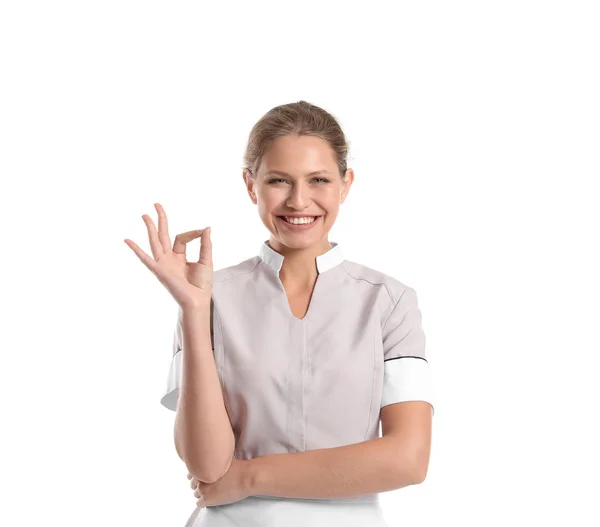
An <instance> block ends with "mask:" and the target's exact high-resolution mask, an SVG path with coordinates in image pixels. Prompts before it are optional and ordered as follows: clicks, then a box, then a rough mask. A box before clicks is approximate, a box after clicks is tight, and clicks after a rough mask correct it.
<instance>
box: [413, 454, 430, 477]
mask: <svg viewBox="0 0 600 527" xmlns="http://www.w3.org/2000/svg"><path fill="white" fill-rule="evenodd" d="M411 461H412V462H411V467H412V471H411V473H412V481H413V485H419V484H421V483H423V482H424V481H425V479H426V478H427V471H428V469H429V449H426V450H424V451H420V452H419V453H417V454H415V455H414V456H412V458H411Z"/></svg>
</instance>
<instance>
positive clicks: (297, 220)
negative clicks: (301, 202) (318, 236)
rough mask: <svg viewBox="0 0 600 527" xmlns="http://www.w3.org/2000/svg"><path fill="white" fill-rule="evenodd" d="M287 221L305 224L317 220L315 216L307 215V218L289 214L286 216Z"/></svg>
mask: <svg viewBox="0 0 600 527" xmlns="http://www.w3.org/2000/svg"><path fill="white" fill-rule="evenodd" d="M284 219H285V221H287V222H288V223H293V224H295V225H299V224H304V223H312V222H313V221H315V219H316V218H315V217H313V216H307V217H305V218H290V217H289V216H284Z"/></svg>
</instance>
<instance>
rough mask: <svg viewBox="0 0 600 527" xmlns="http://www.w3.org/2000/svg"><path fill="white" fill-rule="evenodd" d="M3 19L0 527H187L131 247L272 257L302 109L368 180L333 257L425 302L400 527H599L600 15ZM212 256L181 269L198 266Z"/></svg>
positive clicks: (204, 5)
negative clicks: (249, 171)
mask: <svg viewBox="0 0 600 527" xmlns="http://www.w3.org/2000/svg"><path fill="white" fill-rule="evenodd" d="M217 4H219V3H217V2H211V3H208V2H156V1H148V0H146V1H132V0H119V1H108V0H104V1H103V2H91V1H87V2H81V1H80V2H75V1H71V2H66V1H58V0H57V1H55V2H28V1H16V0H14V1H7V2H3V3H2V4H1V5H0V61H1V63H0V75H1V79H0V80H1V82H0V91H1V97H0V134H1V136H0V174H1V176H2V186H1V188H2V192H1V194H2V206H1V207H0V214H1V218H0V219H1V221H2V243H1V247H2V256H1V266H2V273H0V278H1V280H2V284H0V285H1V286H2V294H1V298H2V300H1V302H2V305H1V309H2V328H1V333H0V335H1V339H2V340H1V342H0V346H1V350H2V355H1V356H2V362H1V366H0V368H1V372H2V382H1V383H0V389H1V390H2V392H1V395H2V397H1V398H0V404H1V405H2V408H1V411H2V429H3V430H4V432H2V434H1V436H0V440H1V441H2V448H1V456H2V458H1V459H0V464H1V467H2V468H1V469H0V473H1V474H2V477H1V484H2V489H1V492H2V494H1V500H2V502H3V505H2V507H0V524H1V525H6V526H9V525H10V526H11V527H16V526H31V525H57V526H58V525H60V526H63V527H66V526H80V525H81V526H83V525H85V526H105V525H114V526H137V525H139V526H161V527H164V526H169V527H170V526H180V525H183V523H184V522H185V520H186V519H187V518H188V516H189V515H190V513H191V511H192V510H193V509H194V507H195V501H196V498H194V496H193V491H192V490H191V489H190V487H189V481H188V479H187V477H186V473H187V470H186V467H185V465H184V464H183V462H182V461H181V460H180V459H179V458H178V456H177V454H176V452H175V447H174V442H173V424H174V417H175V414H174V413H173V412H170V411H168V410H167V409H165V408H164V407H162V406H161V405H160V403H159V399H160V397H161V395H162V393H163V390H164V388H165V384H166V375H167V372H168V367H169V364H170V359H171V351H172V350H171V344H172V335H173V329H174V324H175V320H176V314H177V304H176V303H175V301H174V300H173V299H172V298H171V296H170V295H169V293H168V292H167V291H166V289H164V287H163V286H162V285H161V284H160V283H159V282H158V281H157V280H156V278H155V277H154V276H153V275H152V274H151V273H150V271H149V270H148V269H146V267H145V266H144V265H143V264H142V263H141V262H140V261H139V260H138V258H137V257H136V256H135V254H134V253H133V251H132V250H131V249H130V248H129V247H128V246H127V245H126V244H125V243H124V241H123V240H124V239H125V238H130V239H132V240H134V241H135V242H136V243H138V244H139V245H140V246H142V247H143V248H144V250H145V251H146V252H147V253H149V254H150V249H149V243H148V237H147V231H146V227H145V225H144V222H143V220H142V219H141V216H142V214H150V215H151V216H152V217H153V219H154V220H155V222H156V219H157V218H156V212H155V210H154V207H153V203H155V202H160V203H161V204H163V206H164V207H165V209H166V211H167V214H168V215H169V223H170V233H171V237H172V238H173V237H174V235H175V234H177V233H179V232H183V231H187V230H190V229H195V228H203V227H205V226H207V225H210V226H211V227H212V239H213V251H214V265H215V269H220V268H223V267H226V266H229V265H234V264H236V263H238V262H240V261H242V260H245V259H247V258H251V257H253V256H255V255H256V254H257V251H258V248H259V246H260V244H261V243H262V241H263V240H265V239H267V238H268V231H267V230H266V228H265V227H264V226H263V224H262V223H261V221H260V218H259V216H258V212H257V209H256V207H255V206H254V205H253V204H252V203H251V201H250V198H249V197H248V195H247V193H246V191H245V187H244V183H243V180H242V170H241V166H242V154H243V150H244V146H245V141H246V139H247V136H248V133H249V131H250V128H251V127H252V125H253V124H254V123H255V121H256V120H257V119H259V118H260V117H261V116H262V115H263V114H264V113H265V112H266V111H268V110H269V109H270V108H272V107H273V106H276V105H279V104H283V103H288V102H293V101H297V100H300V99H304V100H307V101H309V102H311V103H314V104H316V105H318V106H321V107H323V108H325V109H326V110H328V111H330V112H331V113H332V114H333V115H335V116H336V117H337V118H338V119H339V120H340V122H341V124H342V126H343V127H344V130H345V132H346V134H347V136H348V138H349V140H350V142H351V152H350V153H351V158H350V162H349V166H350V167H352V168H354V170H355V175H356V179H355V182H354V185H353V186H352V188H351V191H350V194H349V196H348V199H347V200H346V202H345V203H344V204H343V205H342V206H341V209H340V215H339V216H338V219H337V222H336V224H335V226H334V227H333V229H332V231H331V232H330V236H329V239H330V240H332V241H337V242H339V243H340V245H341V246H342V247H343V251H344V256H345V257H346V259H348V260H352V261H356V262H359V263H361V264H363V265H367V266H370V267H373V268H375V269H378V270H381V271H383V272H385V273H388V274H390V275H392V276H394V277H395V278H397V279H399V280H401V281H402V282H404V283H406V284H408V285H410V286H411V287H414V289H415V290H416V291H417V293H418V295H419V302H420V307H421V309H422V313H423V325H424V329H425V332H426V335H427V346H428V347H427V353H428V357H429V362H430V365H431V369H432V373H433V381H434V386H435V397H436V403H437V404H436V413H435V416H434V421H433V425H434V428H433V445H432V453H431V460H430V466H429V472H428V475H427V479H426V480H425V482H424V483H422V484H421V485H417V486H413V487H408V488H404V489H400V490H397V491H393V492H389V493H384V494H383V495H382V501H383V503H384V507H385V511H386V516H387V519H388V520H389V522H390V524H391V525H394V526H395V525H398V526H400V525H402V526H411V527H416V526H437V525H455V524H456V525H462V526H465V527H466V526H481V525H486V526H489V527H491V526H506V525H514V526H530V525H543V524H546V523H548V522H552V524H555V523H556V524H559V525H567V524H569V525H578V526H593V525H594V526H597V525H599V524H600V515H599V513H598V512H597V508H596V507H593V506H592V499H593V498H597V496H598V491H599V486H598V482H597V474H598V470H599V468H600V463H599V455H598V444H600V437H599V434H598V432H597V426H596V421H597V403H598V402H599V400H600V397H599V396H600V393H599V390H598V387H597V386H598V384H597V382H596V381H597V378H598V373H597V372H598V368H597V367H598V354H599V352H600V338H599V336H598V321H599V319H600V318H599V317H600V309H599V305H598V298H599V296H600V279H599V278H598V270H599V269H600V257H599V244H598V225H600V213H599V208H600V207H599V205H598V202H599V200H600V194H599V193H598V190H597V187H596V186H595V185H597V183H598V181H599V176H600V162H599V158H600V156H599V146H600V127H599V122H600V104H599V97H598V94H599V93H600V79H599V68H598V65H599V64H600V53H599V50H600V37H599V33H598V27H599V24H600V17H599V16H598V11H597V10H596V9H595V8H596V6H597V3H596V2H581V1H574V0H570V1H562V2H558V1H545V2H541V1H539V2H534V1H525V0H520V1H507V0H505V1H503V2H476V1H470V2H467V1H456V2H440V1H438V2H418V3H417V2H411V3H403V2H392V1H389V2H381V1H373V0H371V1H369V2H347V1H346V2H341V1H337V2H332V1H329V2H315V1H304V2H302V3H300V2H296V3H286V2H264V1H256V0H255V1H253V2H241V1H239V2H224V3H222V4H219V5H217ZM198 249H199V241H198V240H196V241H195V242H193V243H192V244H191V245H190V247H189V249H188V255H189V256H190V257H195V258H197V255H198Z"/></svg>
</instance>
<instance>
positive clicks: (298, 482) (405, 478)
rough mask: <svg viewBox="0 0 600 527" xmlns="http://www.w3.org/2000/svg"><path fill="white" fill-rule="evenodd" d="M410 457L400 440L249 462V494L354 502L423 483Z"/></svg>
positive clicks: (386, 440)
mask: <svg viewBox="0 0 600 527" xmlns="http://www.w3.org/2000/svg"><path fill="white" fill-rule="evenodd" d="M413 464H414V462H413V461H412V458H411V457H410V456H409V455H408V454H407V453H403V452H402V450H401V449H399V446H398V441H397V439H396V438H390V437H380V438H377V439H372V440H369V441H364V442H362V443H355V444H352V445H345V446H342V447H335V448H322V449H316V450H309V451H306V452H294V453H289V454H270V455H266V456H261V457H256V458H253V459H250V460H248V463H247V465H246V470H247V472H246V485H247V490H248V494H249V495H250V496H261V495H262V496H279V497H284V498H304V499H307V498H324V499H326V498H350V497H355V496H360V495H363V494H374V493H379V492H387V491H390V490H395V489H399V488H402V487H406V486H408V485H415V484H418V483H420V482H421V481H420V480H419V478H417V477H416V474H418V471H417V470H416V467H413Z"/></svg>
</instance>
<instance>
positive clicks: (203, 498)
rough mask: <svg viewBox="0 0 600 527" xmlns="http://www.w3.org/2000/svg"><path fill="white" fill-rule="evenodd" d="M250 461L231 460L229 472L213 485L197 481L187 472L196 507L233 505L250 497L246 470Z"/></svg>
mask: <svg viewBox="0 0 600 527" xmlns="http://www.w3.org/2000/svg"><path fill="white" fill-rule="evenodd" d="M248 463H250V460H243V459H233V460H232V461H231V466H230V467H229V470H228V471H227V472H226V473H225V475H224V476H223V477H221V478H220V479H218V480H217V481H215V482H214V483H203V482H202V481H198V480H197V479H196V478H195V477H194V476H192V474H190V473H189V472H188V475H187V477H188V479H189V480H191V483H190V486H191V487H192V488H193V489H194V496H195V497H196V498H198V501H197V502H196V505H197V506H198V507H214V506H215V505H225V504H227V503H235V502H236V501H240V500H243V499H245V498H247V497H248V496H250V490H249V487H248V484H247V481H248V478H247V468H248Z"/></svg>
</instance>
